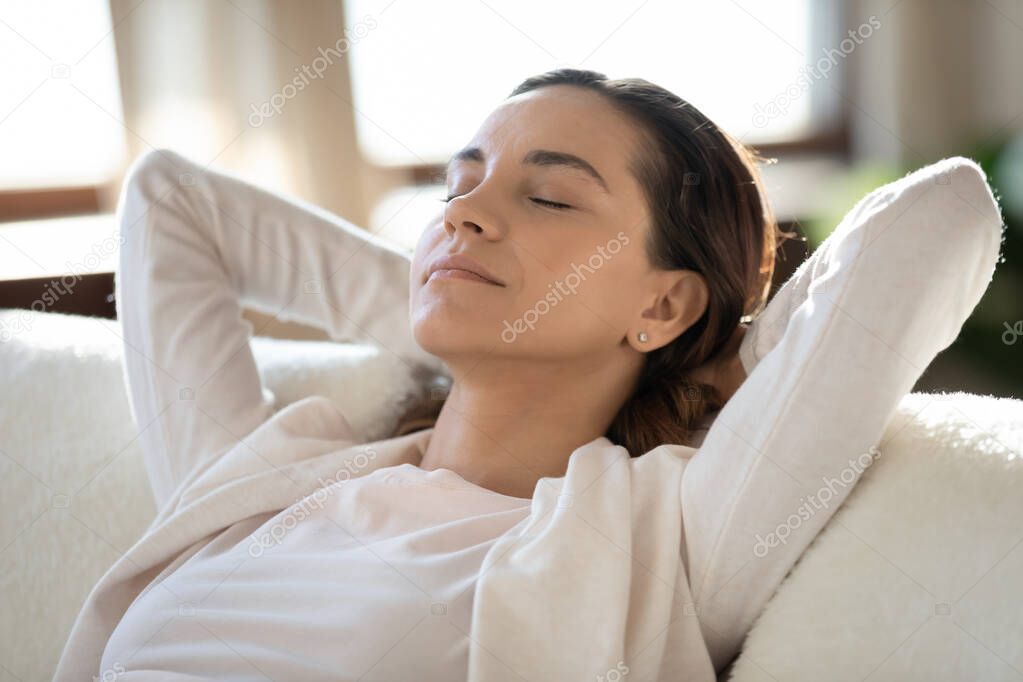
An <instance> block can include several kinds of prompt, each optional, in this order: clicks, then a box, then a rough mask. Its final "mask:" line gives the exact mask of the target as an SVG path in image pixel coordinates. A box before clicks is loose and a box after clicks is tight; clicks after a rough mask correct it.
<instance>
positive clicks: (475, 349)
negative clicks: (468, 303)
mask: <svg viewBox="0 0 1023 682" xmlns="http://www.w3.org/2000/svg"><path fill="white" fill-rule="evenodd" d="M412 336H413V337H414V338H415V340H416V343H417V344H419V347H420V348H422V349H423V350H425V351H426V352H427V353H430V354H431V355H435V356H437V357H439V358H441V359H442V360H446V359H447V358H449V357H452V356H455V355H465V354H472V353H479V352H487V351H489V350H490V349H491V348H493V346H494V343H495V341H499V340H500V339H499V338H498V337H497V334H496V333H495V332H493V331H489V330H488V328H487V325H486V324H485V323H481V321H480V319H479V314H478V311H476V313H475V314H473V311H452V310H450V309H448V310H438V309H436V308H433V309H431V310H430V311H425V312H424V311H421V310H419V311H416V314H415V315H414V316H413V319H412Z"/></svg>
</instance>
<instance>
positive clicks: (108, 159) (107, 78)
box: [0, 0, 125, 219]
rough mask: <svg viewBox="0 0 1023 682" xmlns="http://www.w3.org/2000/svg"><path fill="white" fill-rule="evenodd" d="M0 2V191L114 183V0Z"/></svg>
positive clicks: (118, 132) (121, 142)
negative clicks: (110, 1) (1, 66)
mask: <svg viewBox="0 0 1023 682" xmlns="http://www.w3.org/2000/svg"><path fill="white" fill-rule="evenodd" d="M0 8H2V11H0V35H2V39H0V64H4V65H5V68H4V69H2V70H0V149H3V163H2V164H0V191H3V192H5V194H7V193H10V192H12V191H13V190H26V189H40V188H54V187H61V188H69V187H87V186H95V185H99V184H102V183H104V182H107V181H109V180H110V179H111V178H113V177H114V176H115V175H116V173H118V172H119V171H120V165H121V163H122V162H123V157H124V153H125V130H124V126H123V125H122V123H121V121H122V120H123V117H122V113H121V96H120V91H119V88H118V79H117V66H116V59H115V56H114V44H113V34H112V24H111V20H110V10H109V5H108V3H107V2H106V0H33V1H32V2H14V1H6V0H0ZM15 67H16V68H15ZM0 219H3V216H0Z"/></svg>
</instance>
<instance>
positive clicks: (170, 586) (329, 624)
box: [102, 463, 530, 682]
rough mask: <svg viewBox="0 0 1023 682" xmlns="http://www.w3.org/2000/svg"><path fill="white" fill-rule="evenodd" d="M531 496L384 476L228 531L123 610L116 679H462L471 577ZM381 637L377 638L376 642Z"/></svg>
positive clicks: (404, 470)
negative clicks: (522, 496)
mask: <svg viewBox="0 0 1023 682" xmlns="http://www.w3.org/2000/svg"><path fill="white" fill-rule="evenodd" d="M529 504H530V501H529V500H528V499H522V498H517V497H511V496H507V495H502V494H500V493H496V492H494V491H491V490H488V489H486V488H483V487H480V486H477V485H475V484H473V483H470V482H468V481H466V480H465V479H463V478H462V477H461V476H459V475H458V474H456V473H455V472H453V471H450V470H448V469H435V470H430V471H426V470H423V469H420V468H419V467H417V466H415V465H413V464H408V463H405V464H399V465H397V466H392V467H384V468H381V469H377V470H375V471H372V472H370V473H369V474H366V475H365V476H360V477H357V478H353V479H351V480H345V481H335V482H333V483H331V484H330V485H328V486H326V487H325V488H323V490H322V491H321V492H317V493H316V494H314V495H310V496H309V497H306V498H304V499H303V500H301V501H299V502H297V503H296V504H294V505H292V506H291V507H289V508H287V509H285V510H283V511H281V512H280V513H278V514H275V515H272V516H271V517H270V518H267V515H265V514H264V515H260V516H256V517H252V518H250V519H246V520H245V521H243V522H240V523H237V524H235V525H234V526H231V527H230V528H228V529H227V530H225V531H224V532H223V533H221V534H220V535H218V536H217V537H216V538H215V539H214V540H213V541H212V542H210V543H209V544H207V545H205V546H204V547H202V548H201V549H199V551H198V552H195V553H194V554H190V553H186V554H184V555H182V556H181V557H180V558H179V560H178V561H176V562H175V564H174V565H172V566H171V567H169V568H168V569H167V571H166V572H165V573H166V577H165V578H164V579H163V580H162V581H158V582H155V583H154V584H151V585H150V586H149V587H148V588H147V589H146V590H144V591H143V592H142V594H140V595H139V597H138V598H137V599H136V600H135V602H134V603H133V604H132V606H131V608H129V609H128V611H127V613H126V614H125V616H124V618H123V619H122V620H121V622H120V624H119V625H118V626H117V629H116V630H115V631H114V633H113V635H112V636H111V638H110V641H109V642H108V643H107V646H106V650H105V651H104V654H103V662H102V669H103V670H114V671H118V670H119V668H118V667H117V666H120V667H121V668H123V669H124V671H125V672H124V674H123V675H122V676H120V677H118V678H117V679H119V680H120V679H123V680H141V679H169V680H175V679H190V680H193V679H216V680H233V679H239V680H240V679H264V678H269V679H272V680H303V681H304V682H316V681H318V680H324V681H326V680H334V681H336V680H363V681H365V682H371V681H373V680H380V681H381V682H383V681H389V680H404V679H410V678H409V674H410V671H415V675H414V677H415V679H417V680H438V681H439V680H458V679H465V676H466V669H467V665H468V652H469V639H468V633H469V630H470V621H471V618H470V617H471V614H472V601H473V588H474V587H475V584H476V575H477V573H478V572H479V568H480V564H481V563H482V561H483V557H484V555H485V554H486V552H487V550H488V549H489V548H490V546H491V545H492V544H493V543H494V541H495V540H496V538H497V537H499V536H500V535H502V534H503V533H505V532H506V531H507V530H508V529H509V528H511V527H512V526H514V525H515V524H516V523H518V522H519V521H521V520H522V519H523V518H525V517H527V516H528V515H529ZM384 633H386V636H382V635H384Z"/></svg>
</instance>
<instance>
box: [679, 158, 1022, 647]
mask: <svg viewBox="0 0 1023 682" xmlns="http://www.w3.org/2000/svg"><path fill="white" fill-rule="evenodd" d="M1001 231H1002V219H1001V215H1000V212H999V209H998V205H997V203H996V202H995V200H994V197H993V196H992V193H991V190H990V188H989V187H988V185H987V183H986V182H985V177H984V174H983V171H981V169H980V167H979V166H977V165H976V164H975V163H974V162H972V161H970V160H969V159H964V158H962V157H954V158H951V159H946V160H944V161H941V162H938V163H936V164H932V165H930V166H926V167H924V168H922V169H920V170H918V171H916V172H914V173H911V174H909V175H907V176H906V177H904V178H902V179H900V180H898V181H896V182H893V183H890V184H888V185H885V186H883V187H881V188H879V189H877V190H875V191H873V192H871V193H870V194H868V195H867V196H866V197H864V198H863V199H862V200H861V201H860V202H859V203H858V204H857V205H856V206H855V207H854V208H853V210H852V211H850V213H849V214H848V215H847V216H846V218H845V219H844V220H843V221H842V223H841V224H840V225H839V226H838V227H837V228H836V229H835V231H834V232H833V233H832V234H831V235H830V236H829V237H828V238H827V240H825V242H824V243H823V244H822V245H821V247H820V248H818V249H817V250H816V251H815V252H814V254H813V255H812V256H811V257H810V258H809V259H808V260H807V261H805V262H804V263H803V264H802V265H801V266H800V268H799V269H798V270H797V272H796V273H795V274H794V275H793V277H792V278H791V279H790V280H789V281H788V282H787V283H786V284H785V286H783V287H782V288H781V289H780V290H779V291H778V293H777V294H776V296H775V297H774V299H773V300H772V301H771V303H770V305H768V307H767V308H766V309H765V310H764V311H763V313H762V314H761V316H760V317H759V318H757V320H755V321H754V323H753V325H752V327H751V328H750V329H749V331H748V332H747V334H746V335H745V337H744V338H743V341H742V344H741V348H740V357H741V358H742V360H743V362H744V364H745V366H746V369H747V371H748V372H749V376H748V378H747V379H746V381H745V382H744V383H743V384H742V385H741V387H740V388H739V390H738V391H737V392H736V393H735V395H734V396H733V397H732V399H731V400H730V401H729V402H728V403H727V404H726V405H725V407H724V408H723V409H722V410H721V411H720V413H719V414H718V416H717V418H716V419H715V421H714V424H713V425H712V426H711V428H710V431H709V432H708V433H707V435H706V437H705V439H704V441H703V444H702V447H701V448H700V449H699V450H698V451H697V453H696V454H695V455H693V456H692V457H691V459H690V460H689V461H688V462H687V466H686V470H685V472H684V475H683V478H682V490H681V503H682V508H683V521H684V524H685V551H686V556H685V558H684V560H685V561H686V568H687V571H688V575H689V579H690V586H691V588H692V594H693V599H694V601H695V602H696V605H695V609H696V613H697V616H698V617H699V619H700V623H701V626H702V628H703V631H704V634H705V636H706V639H707V643H708V646H709V647H710V650H711V653H712V656H713V658H714V662H715V664H716V665H717V666H719V667H720V666H722V665H724V664H725V663H727V662H728V660H730V659H731V658H732V657H734V656H735V655H736V654H737V653H738V651H739V647H740V645H741V642H742V639H743V637H745V635H746V633H747V632H748V630H749V628H750V627H751V625H752V623H753V620H754V619H755V618H756V616H757V615H758V614H759V613H760V611H761V609H762V608H763V607H764V605H765V604H766V602H767V600H768V599H769V598H770V597H771V595H772V594H773V593H774V591H775V589H776V588H777V587H778V585H779V584H780V583H781V581H782V580H783V578H784V577H785V575H786V574H787V573H788V571H789V569H791V568H792V566H793V565H794V564H795V562H796V560H797V559H798V558H799V556H800V555H801V554H802V552H803V550H804V549H805V548H806V547H807V546H808V545H809V544H810V542H811V541H812V540H813V538H814V537H815V536H816V534H817V533H818V532H819V531H820V529H821V528H822V527H823V526H824V524H825V523H826V522H827V521H828V519H829V518H830V517H831V515H832V514H833V513H834V511H835V509H836V508H837V507H838V506H839V505H840V504H841V503H842V501H843V500H844V499H845V497H846V496H847V494H848V493H849V491H850V490H851V488H852V485H853V484H854V483H855V481H856V480H857V479H858V477H859V475H860V474H861V473H862V471H863V469H864V468H865V467H866V466H869V465H870V464H871V463H872V461H873V459H874V453H875V452H876V451H875V450H873V448H874V446H876V445H878V441H879V440H880V438H881V436H882V435H883V433H884V429H885V427H886V426H887V424H888V422H889V420H890V418H891V416H892V415H893V414H894V412H895V410H896V408H897V407H898V404H899V402H900V400H901V399H902V397H903V396H905V395H906V393H907V392H909V391H910V390H912V387H913V385H914V384H915V383H916V381H917V379H918V378H919V377H920V375H921V374H922V373H923V371H924V370H925V369H926V368H927V366H928V365H929V364H930V362H931V360H933V358H934V357H935V356H936V355H937V354H938V353H939V352H940V351H941V350H943V349H945V348H946V347H948V346H949V345H950V344H951V343H952V341H953V340H955V338H956V336H957V335H958V334H959V330H960V328H961V326H962V324H963V322H964V321H965V320H966V319H967V317H969V315H970V313H971V312H972V311H973V309H974V307H975V306H976V305H977V303H978V302H979V301H980V298H981V296H982V295H983V293H984V291H985V289H986V288H987V285H988V283H989V282H990V280H991V277H992V274H993V272H994V269H995V264H996V262H997V260H998V255H999V247H1000V240H1001ZM879 456H880V457H884V446H883V444H882V445H881V446H880V455H879Z"/></svg>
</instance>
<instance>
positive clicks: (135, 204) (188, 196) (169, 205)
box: [117, 149, 202, 245]
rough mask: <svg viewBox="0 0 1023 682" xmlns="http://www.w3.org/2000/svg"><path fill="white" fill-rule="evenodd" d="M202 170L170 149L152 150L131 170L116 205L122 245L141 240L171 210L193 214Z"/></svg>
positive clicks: (139, 158) (137, 158) (141, 155)
mask: <svg viewBox="0 0 1023 682" xmlns="http://www.w3.org/2000/svg"><path fill="white" fill-rule="evenodd" d="M201 172H202V168H201V167H200V166H199V165H198V164H197V163H195V162H194V161H191V160H189V159H187V158H185V157H184V156H181V155H180V154H178V153H177V152H175V151H172V150H170V149H151V150H148V151H146V152H144V153H142V154H140V155H139V156H138V157H136V158H135V160H134V161H133V162H132V163H131V164H130V165H129V166H128V169H127V171H126V172H125V175H124V181H123V183H122V185H121V195H120V198H119V200H118V204H117V223H118V227H119V229H120V241H121V244H122V245H124V244H127V243H128V242H130V241H133V240H139V239H141V238H142V235H143V233H145V232H146V231H147V230H148V229H149V228H150V226H157V225H160V224H162V223H164V222H165V221H161V220H160V219H159V216H160V215H162V214H163V213H164V212H166V211H168V210H177V211H181V210H185V211H187V212H191V211H190V202H191V201H192V196H193V194H194V190H195V189H196V188H197V183H198V180H199V176H200V174H201Z"/></svg>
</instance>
